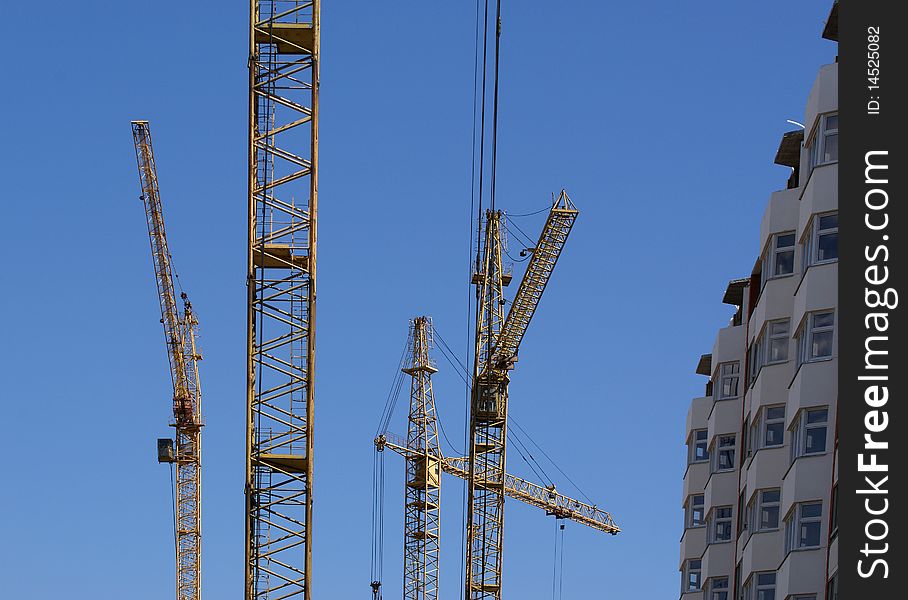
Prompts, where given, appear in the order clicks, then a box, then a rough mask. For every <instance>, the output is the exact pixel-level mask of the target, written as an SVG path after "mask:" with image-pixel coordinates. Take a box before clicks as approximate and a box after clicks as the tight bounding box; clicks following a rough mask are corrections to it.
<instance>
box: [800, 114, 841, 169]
mask: <svg viewBox="0 0 908 600" xmlns="http://www.w3.org/2000/svg"><path fill="white" fill-rule="evenodd" d="M807 151H808V165H809V169H810V170H811V171H812V170H813V168H814V167H816V166H818V165H825V164H828V163H833V162H836V161H838V160H839V116H838V115H837V114H835V113H833V114H828V115H822V116H821V117H820V120H819V122H818V123H817V128H816V131H815V132H814V134H813V136H812V137H811V138H810V141H809V142H807Z"/></svg>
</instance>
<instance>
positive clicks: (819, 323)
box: [798, 311, 835, 366]
mask: <svg viewBox="0 0 908 600" xmlns="http://www.w3.org/2000/svg"><path fill="white" fill-rule="evenodd" d="M834 323H835V313H833V312H832V311H828V312H815V313H810V314H809V315H807V319H806V320H805V323H804V327H802V328H801V334H800V336H799V338H798V366H800V365H802V364H804V363H808V362H814V361H818V360H827V359H829V358H832V334H833V326H834Z"/></svg>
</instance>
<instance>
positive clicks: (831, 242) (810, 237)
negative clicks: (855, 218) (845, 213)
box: [802, 212, 839, 270]
mask: <svg viewBox="0 0 908 600" xmlns="http://www.w3.org/2000/svg"><path fill="white" fill-rule="evenodd" d="M838 258H839V213H838V212H830V213H826V214H822V215H815V216H814V217H813V218H812V219H811V220H810V225H809V227H808V229H807V233H806V234H805V236H804V255H803V257H802V261H803V266H804V269H805V270H806V269H807V267H809V266H810V265H818V264H823V263H828V262H834V261H836V260H838Z"/></svg>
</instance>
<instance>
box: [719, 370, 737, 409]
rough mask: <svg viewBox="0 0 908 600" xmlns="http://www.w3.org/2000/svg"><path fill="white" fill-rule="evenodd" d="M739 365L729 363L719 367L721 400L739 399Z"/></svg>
mask: <svg viewBox="0 0 908 600" xmlns="http://www.w3.org/2000/svg"><path fill="white" fill-rule="evenodd" d="M739 364H740V363H737V362H728V363H722V364H721V365H719V400H728V399H729V398H737V397H738V371H739V369H740V366H739Z"/></svg>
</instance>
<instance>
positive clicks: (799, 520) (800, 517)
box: [785, 502, 823, 551]
mask: <svg viewBox="0 0 908 600" xmlns="http://www.w3.org/2000/svg"><path fill="white" fill-rule="evenodd" d="M822 516H823V503H822V502H807V503H804V504H797V505H795V507H794V509H793V510H792V511H791V514H790V515H789V517H788V519H787V520H786V521H785V533H786V535H785V550H786V551H791V550H800V549H809V548H819V547H820V528H821V526H822Z"/></svg>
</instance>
